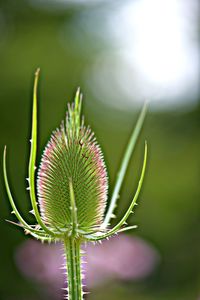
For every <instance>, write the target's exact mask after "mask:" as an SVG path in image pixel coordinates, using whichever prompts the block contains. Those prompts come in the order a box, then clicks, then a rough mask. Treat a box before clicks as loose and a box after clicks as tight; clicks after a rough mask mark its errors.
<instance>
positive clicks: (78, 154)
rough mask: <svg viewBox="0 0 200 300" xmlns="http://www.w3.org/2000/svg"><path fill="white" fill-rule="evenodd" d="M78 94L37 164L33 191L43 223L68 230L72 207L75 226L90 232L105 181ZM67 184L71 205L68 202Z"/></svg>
mask: <svg viewBox="0 0 200 300" xmlns="http://www.w3.org/2000/svg"><path fill="white" fill-rule="evenodd" d="M81 98H82V97H81V94H80V91H79V90H78V91H77V93H76V97H75V102H74V103H72V105H68V111H67V114H66V121H65V122H62V123H61V126H60V128H58V129H57V130H56V131H54V132H53V134H52V136H51V138H50V141H49V142H48V144H47V146H46V148H45V150H44V153H43V156H42V160H41V163H40V167H39V171H38V179H37V190H38V199H39V206H40V211H41V214H42V218H43V220H44V222H45V223H46V224H48V225H50V226H51V227H52V228H54V229H56V228H57V227H58V228H63V229H69V228H70V227H71V224H72V223H73V220H72V217H73V214H72V209H73V205H75V210H76V215H77V220H76V222H77V227H78V229H80V230H83V231H85V232H90V231H91V230H93V229H94V228H97V227H99V226H100V225H101V223H102V220H103V215H104V211H105V206H106V200H107V189H108V180H107V172H106V168H105V163H104V160H103V155H102V151H101V149H100V147H99V145H98V143H97V141H96V138H95V137H94V133H93V132H92V131H91V129H90V128H89V127H86V126H85V124H84V120H83V118H81V102H82V101H81ZM70 184H71V185H72V187H73V193H74V199H75V203H74V204H73V203H71V196H70Z"/></svg>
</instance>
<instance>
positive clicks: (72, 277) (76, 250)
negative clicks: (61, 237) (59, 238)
mask: <svg viewBox="0 0 200 300" xmlns="http://www.w3.org/2000/svg"><path fill="white" fill-rule="evenodd" d="M80 250H81V243H80V240H78V239H75V238H74V237H73V236H71V237H69V238H67V239H66V241H65V251H66V257H67V281H68V300H83V290H82V280H81V254H80Z"/></svg>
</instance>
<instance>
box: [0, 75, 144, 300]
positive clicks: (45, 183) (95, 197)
mask: <svg viewBox="0 0 200 300" xmlns="http://www.w3.org/2000/svg"><path fill="white" fill-rule="evenodd" d="M38 76H39V70H37V71H36V73H35V82H34V92H33V113H32V131H31V140H30V142H31V149H30V160H29V167H28V178H27V181H28V184H29V186H28V188H27V189H28V190H29V193H30V199H31V205H32V209H31V211H30V212H31V213H33V214H34V216H35V219H36V224H34V225H29V224H28V223H27V222H26V221H25V220H24V219H23V217H22V216H21V215H20V212H19V211H18V209H17V207H16V205H15V202H14V199H13V196H12V193H11V189H10V187H9V182H8V176H7V169H6V147H5V149H4V156H3V173H4V180H5V186H6V191H7V194H8V199H9V201H10V205H11V207H12V209H13V211H12V213H14V214H15V216H16V218H17V220H18V222H19V223H14V222H12V221H9V222H11V223H14V224H15V225H18V226H19V227H21V228H23V229H24V231H25V233H26V234H30V235H32V236H33V237H34V238H36V239H39V240H41V241H42V242H45V241H47V242H49V243H50V242H56V241H62V242H63V244H64V246H65V253H66V256H67V280H68V288H67V299H68V300H82V299H83V295H84V292H83V287H82V283H81V281H82V274H81V251H80V248H81V243H82V242H83V241H92V242H97V241H101V240H102V239H105V238H109V237H110V236H112V235H113V234H117V233H120V232H122V231H126V230H130V229H133V228H135V227H136V226H135V225H132V226H126V225H127V220H128V218H129V216H130V214H131V213H132V212H133V209H134V207H135V205H136V201H137V199H138V197H139V193H140V190H141V188H142V184H143V180H144V176H145V171H146V163H147V143H146V142H145V150H144V159H143V165H142V171H141V175H140V179H139V182H138V186H137V189H136V192H135V195H134V197H133V198H132V202H131V203H130V205H129V207H128V209H127V211H126V213H125V214H124V216H123V217H122V219H121V220H120V221H119V222H118V223H117V224H116V225H115V226H114V227H113V228H111V229H110V228H108V225H110V221H111V218H112V217H113V212H114V210H115V208H116V206H117V199H118V198H119V192H120V189H121V186H122V183H123V180H124V176H125V174H126V171H127V168H128V164H129V161H130V158H131V154H132V152H133V149H134V147H135V144H136V141H137V139H138V136H139V133H140V131H141V128H142V125H143V122H144V118H145V115H146V105H144V107H143V109H142V111H141V113H140V116H139V118H138V121H137V124H136V126H135V129H134V131H133V133H132V135H131V137H130V140H129V143H128V146H127V148H126V151H125V155H124V157H123V159H122V163H121V166H120V169H119V172H118V176H117V180H116V185H115V187H114V190H113V194H112V197H111V201H110V204H109V207H108V209H107V213H106V215H105V209H106V202H107V190H108V179H107V171H106V167H105V163H104V160H103V154H102V151H101V149H100V147H99V145H98V143H97V141H96V138H95V137H94V134H93V132H92V131H91V129H90V128H89V127H86V126H85V124H84V121H83V118H82V117H81V102H82V101H81V100H82V96H81V94H80V91H79V89H78V91H77V93H76V96H75V101H74V102H73V103H72V104H71V105H68V111H67V115H66V120H65V122H62V123H61V126H60V127H59V128H58V129H56V130H55V131H54V132H53V133H52V135H51V137H50V140H49V142H48V143H47V145H46V147H45V149H44V152H43V155H42V159H41V162H40V166H39V169H38V172H37V184H36V178H35V175H36V166H35V162H36V152H37V85H38ZM35 184H36V187H37V196H38V197H36V193H35ZM37 198H38V200H37ZM104 215H105V216H104Z"/></svg>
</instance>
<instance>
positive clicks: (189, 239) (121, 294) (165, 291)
mask: <svg viewBox="0 0 200 300" xmlns="http://www.w3.org/2000/svg"><path fill="white" fill-rule="evenodd" d="M157 2H159V1H157ZM169 2H171V1H169ZM176 2H177V1H174V3H176ZM184 2H185V3H187V4H188V7H189V8H190V13H193V14H195V9H194V7H193V9H192V4H194V3H195V1H184ZM135 3H136V4H137V5H139V4H140V3H142V4H143V5H144V3H145V1H142V0H141V1H140V0H138V1H67V0H66V1H64V0H63V1H53V0H49V1H48V0H46V1H39V0H37V1H26V0H18V1H12V0H5V1H0V67H1V72H0V124H1V126H0V153H1V154H2V153H3V147H4V145H5V144H6V145H7V147H8V171H9V177H10V178H11V180H10V181H11V186H12V188H13V193H14V195H15V198H16V199H17V204H18V207H19V208H20V210H21V211H22V212H23V215H26V216H27V212H28V210H30V204H29V197H28V194H27V192H26V189H25V187H26V182H25V178H26V177H27V166H28V153H29V138H30V123H31V97H32V96H31V93H32V86H33V75H34V71H35V70H36V68H37V67H40V68H41V77H40V84H39V151H38V157H40V154H41V153H42V149H43V148H44V146H45V143H46V142H47V140H48V138H49V136H50V133H51V131H52V130H53V129H54V128H56V127H57V126H58V125H59V123H60V120H61V119H63V117H64V115H65V110H66V107H67V101H70V100H71V99H72V98H73V96H74V93H75V91H76V88H77V87H78V86H80V87H81V90H82V92H83V94H84V108H83V110H84V114H85V118H86V122H87V124H90V125H91V127H92V129H93V130H94V131H95V133H96V136H97V139H98V141H99V143H100V144H101V146H102V149H103V152H104V154H105V160H106V165H107V167H108V173H109V178H110V179H109V181H110V189H109V191H112V187H113V183H114V179H115V174H116V172H117V169H118V166H119V163H120V159H121V157H122V154H123V151H124V148H125V145H126V143H127V141H128V137H129V135H130V133H131V130H132V128H133V126H134V124H135V121H136V116H137V114H138V112H139V108H140V107H141V105H142V101H143V100H144V98H145V97H148V98H149V97H150V98H151V97H152V98H153V96H152V95H153V93H152V92H151V85H150V84H149V85H148V83H147V79H148V78H146V77H145V76H143V77H142V76H141V72H140V70H139V71H138V69H137V66H135V65H134V64H133V67H132V68H131V67H130V63H129V62H128V61H126V66H127V68H125V67H124V65H125V62H124V61H125V60H124V61H123V59H122V56H120V55H122V54H123V53H122V52H123V51H122V49H124V46H126V44H123V43H125V42H124V41H125V40H122V42H121V43H122V44H123V45H120V42H119V40H120V38H119V37H118V43H116V36H117V35H118V32H121V36H125V37H126V36H127V38H128V34H129V33H128V32H127V29H126V28H124V27H123V26H122V25H123V20H122V19H121V18H120V17H119V16H120V14H119V15H117V13H118V12H119V11H120V9H123V6H124V5H128V4H129V5H130V4H131V5H132V4H133V11H134V8H135V6H134V5H135ZM138 3H139V4H138ZM174 5H175V4H174ZM149 6H152V8H153V10H156V1H148V7H149ZM158 14H159V12H158ZM117 16H118V17H117ZM134 16H135V15H134V14H133V15H132V18H134ZM190 17H191V16H190ZM177 18H178V17H177ZM183 18H184V16H183ZM185 18H186V16H185ZM175 19H176V18H175ZM112 20H114V21H115V23H114V21H112ZM131 20H132V19H131ZM111 21H112V22H113V23H112V22H111ZM147 21H148V20H147ZM158 21H159V20H158ZM110 23H112V24H111V26H110ZM143 23H144V24H145V20H143ZM147 23H148V22H147ZM169 23H170V20H169ZM191 24H193V30H190V32H189V33H187V34H188V40H187V44H189V45H190V43H191V45H193V44H194V45H196V39H197V36H198V30H199V29H198V24H199V20H197V19H196V18H194V19H193V23H191ZM106 26H108V27H109V26H110V27H109V28H113V27H114V31H111V30H110V29H108V28H107V27H106ZM133 26H135V25H134V24H133ZM175 26H176V25H175ZM195 26H196V27H195ZM147 27H148V24H147ZM157 27H159V22H158V24H157ZM123 28H124V29H123ZM195 28H196V29H195ZM174 29H175V28H174ZM123 30H124V31H123ZM112 32H114V33H112ZM134 32H135V31H133V35H132V36H131V37H130V36H129V39H131V38H133V39H134ZM112 34H113V35H112ZM135 34H136V33H135ZM163 34H164V32H163ZM169 34H170V32H169ZM189 34H190V35H191V39H190V35H189ZM166 38H167V37H166ZM134 43H135V44H134ZM134 45H136V46H137V39H136V40H135V41H134V42H133V47H132V48H130V49H129V48H128V47H127V48H126V52H127V53H128V55H129V54H130V55H131V54H132V53H131V51H133V52H134V47H136V46H134ZM191 45H190V46H191ZM196 47H198V46H196ZM136 49H137V47H136ZM169 49H171V47H170V45H169ZM167 50H168V49H166V51H167ZM129 51H130V53H129ZM121 53H122V54H121ZM186 54H187V53H186ZM188 55H189V56H190V54H188ZM127 57H128V56H127ZM120 59H121V62H120V61H119V60H120ZM164 59H167V58H166V57H165V58H164ZM190 59H191V65H192V66H191V68H194V69H195V68H198V67H197V64H198V60H196V61H195V60H194V61H193V60H192V59H193V57H189V61H190ZM123 62H124V63H123ZM120 63H121V65H123V70H121V69H120V66H121V65H120ZM146 67H147V68H148V65H147V66H146ZM155 67H156V61H155ZM177 68H178V66H177ZM183 71H184V70H183ZM168 72H169V70H168ZM174 72H175V71H174V70H171V73H170V72H169V77H170V76H171V77H172V79H173V80H176V78H175V79H174V74H175V73H174ZM124 73H126V74H125V75H124ZM163 73H164V74H165V70H163ZM197 73H198V72H197ZM197 73H196V74H197ZM148 74H149V73H148ZM158 75H159V72H158ZM117 76H118V77H117ZM161 77H162V75H160V77H159V76H158V78H159V79H160V78H161ZM171 77H170V78H171ZM197 77H198V75H196V77H195V76H194V78H192V79H191V80H192V81H193V82H192V84H191V86H192V87H196V91H194V89H193V92H194V93H193V92H192V89H191V88H190V87H188V89H187V88H186V89H184V88H183V89H182V87H185V85H186V83H185V82H184V81H179V82H178V84H177V86H176V85H173V84H172V83H173V80H171V81H170V80H169V83H170V84H171V85H170V84H169V86H168V87H167V89H166V90H165V89H164V92H163V93H161V94H160V95H158V97H157V98H156V97H155V98H156V101H155V102H154V103H152V105H151V103H150V107H149V112H148V115H147V118H146V121H145V125H144V128H143V131H142V134H141V136H140V140H139V142H138V144H137V147H136V150H135V152H134V156H133V159H132V161H131V164H130V167H129V169H128V173H127V176H126V180H125V184H124V185H123V189H122V191H121V197H120V202H119V203H120V204H119V207H118V214H117V215H118V216H119V217H120V215H122V213H123V211H124V210H125V208H126V207H127V205H128V203H129V201H130V199H131V195H132V194H133V191H134V188H135V187H136V183H137V179H138V174H139V170H140V166H141V161H142V155H143V150H144V140H145V139H147V140H148V144H149V152H150V153H149V161H148V172H147V176H146V179H145V184H144V187H143V191H142V194H141V196H140V200H139V205H138V207H137V209H136V213H135V214H134V215H133V216H132V217H131V220H130V222H129V223H132V224H138V225H139V228H138V229H137V230H135V231H132V232H131V233H129V234H132V235H134V236H135V235H137V236H139V237H141V238H143V239H144V240H145V241H147V242H149V243H150V244H151V245H153V246H154V248H155V249H156V250H157V252H158V253H159V256H160V262H159V264H158V265H157V266H156V268H155V270H154V271H153V272H152V274H150V276H148V278H146V279H144V280H140V281H137V282H135V281H134V282H131V281H129V282H119V281H118V282H112V283H111V282H109V283H108V284H107V285H104V286H99V287H97V288H95V289H94V290H92V293H91V295H90V297H89V299H91V300H92V299H95V300H100V299H105V300H107V299H109V300H112V299H113V300H118V299H126V300H129V299H130V300H131V299H135V300H179V299H180V300H197V299H199V298H198V297H200V188H199V179H200V169H199V167H200V156H199V151H200V140H199V137H200V134H199V130H200V99H199V97H200V95H199V93H198V83H197V81H198V78H197ZM116 78H117V79H116ZM195 80H196V83H195ZM150 81H151V80H150ZM186 81H187V78H186ZM135 82H137V85H135ZM166 82H167V80H166ZM166 82H164V84H165V83H166ZM157 83H158V84H157ZM159 84H160V82H159V80H158V82H157V81H156V79H155V76H154V85H153V88H152V89H156V90H157V92H158V94H159V88H160V89H161V87H160V86H161V85H162V84H161V85H160V86H159ZM193 84H194V86H193ZM195 84H196V85H195ZM147 85H148V89H146V87H147ZM181 89H182V90H181ZM143 90H145V92H144V93H143ZM174 90H176V92H177V91H179V90H180V93H179V92H177V93H176V92H174ZM127 91H128V92H127ZM165 91H166V92H165ZM172 92H174V94H173V93H172ZM137 100H140V101H137ZM38 161H39V160H38ZM1 165H2V163H1ZM1 169H2V167H1ZM0 199H1V201H0V234H1V242H0V243H1V246H0V299H1V300H23V299H39V300H40V299H41V300H42V299H48V297H47V298H45V296H44V295H43V296H41V293H40V288H39V287H38V286H37V285H36V284H35V283H34V282H32V281H30V280H28V279H26V278H25V277H24V276H22V274H21V273H20V272H19V270H18V269H17V267H16V265H15V260H14V255H15V249H16V248H17V246H19V245H20V244H21V243H23V241H24V240H26V239H28V237H25V236H24V235H23V233H22V232H21V231H20V230H19V229H18V228H16V227H14V226H12V225H10V224H8V223H6V222H5V219H12V220H14V218H13V216H11V215H10V211H11V209H10V206H9V203H8V198H7V196H6V193H5V187H4V183H3V175H2V170H1V173H0ZM27 218H28V220H31V217H29V216H28V217H27ZM116 251H117V250H116ZM136 259H137V257H136Z"/></svg>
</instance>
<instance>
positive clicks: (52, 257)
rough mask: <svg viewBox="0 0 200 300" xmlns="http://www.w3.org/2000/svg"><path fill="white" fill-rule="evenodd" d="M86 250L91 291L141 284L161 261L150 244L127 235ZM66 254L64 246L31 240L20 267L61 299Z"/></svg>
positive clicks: (20, 252)
mask: <svg viewBox="0 0 200 300" xmlns="http://www.w3.org/2000/svg"><path fill="white" fill-rule="evenodd" d="M83 250H86V252H87V256H86V258H83V260H84V261H87V264H84V271H85V274H86V279H85V280H86V283H87V287H88V288H89V289H90V288H93V287H94V286H97V285H100V284H103V283H104V282H105V281H109V280H111V279H119V280H141V279H143V278H145V277H146V276H148V275H150V274H151V272H152V271H153V270H154V268H155V266H156V264H157V262H158V259H159V256H158V253H157V251H156V250H155V249H154V248H153V247H152V246H150V245H149V244H148V243H147V242H145V241H144V240H142V239H141V238H138V237H129V236H126V235H123V234H120V235H119V236H117V237H113V238H111V239H110V240H109V241H103V242H102V244H98V245H95V246H94V245H92V244H88V245H86V246H84V247H83ZM62 253H63V251H62V246H61V245H60V244H57V245H45V244H41V243H40V242H37V241H35V240H28V241H26V242H25V243H23V244H22V245H21V246H20V247H19V248H18V249H17V251H16V256H15V258H16V264H17V266H18V268H19V269H20V271H21V272H22V273H23V274H24V275H25V276H27V277H28V278H30V279H32V280H35V281H37V282H39V283H42V284H45V286H46V287H47V288H48V291H49V292H50V293H51V295H53V294H55V297H56V298H57V299H59V298H60V296H59V295H58V294H57V292H58V290H61V287H63V285H64V275H63V270H61V269H60V267H62V266H63V264H64V263H65V261H64V258H63V256H62V255H61V254H62Z"/></svg>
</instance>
